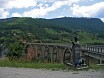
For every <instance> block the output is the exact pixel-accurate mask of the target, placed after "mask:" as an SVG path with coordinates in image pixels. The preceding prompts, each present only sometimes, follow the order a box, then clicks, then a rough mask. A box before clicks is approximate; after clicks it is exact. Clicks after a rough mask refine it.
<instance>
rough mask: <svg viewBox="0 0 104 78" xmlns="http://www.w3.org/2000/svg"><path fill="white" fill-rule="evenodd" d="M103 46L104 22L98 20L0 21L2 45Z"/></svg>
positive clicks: (37, 19)
mask: <svg viewBox="0 0 104 78" xmlns="http://www.w3.org/2000/svg"><path fill="white" fill-rule="evenodd" d="M76 35H78V36H79V41H80V42H81V43H83V44H85V43H104V22H102V21H101V20H100V19H98V18H72V17H63V18H55V19H42V18H36V19H34V18H27V17H24V18H18V17H14V18H7V19H1V20H0V37H1V38H0V42H1V43H3V44H6V45H7V44H10V43H12V42H16V41H22V42H35V43H36V42H43V43H71V41H72V40H73V38H74V37H75V36H76Z"/></svg>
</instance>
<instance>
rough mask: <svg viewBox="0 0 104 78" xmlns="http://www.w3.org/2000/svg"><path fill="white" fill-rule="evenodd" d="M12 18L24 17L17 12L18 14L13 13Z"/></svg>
mask: <svg viewBox="0 0 104 78" xmlns="http://www.w3.org/2000/svg"><path fill="white" fill-rule="evenodd" d="M11 17H22V16H21V14H19V13H17V12H16V13H13V14H12V15H11Z"/></svg>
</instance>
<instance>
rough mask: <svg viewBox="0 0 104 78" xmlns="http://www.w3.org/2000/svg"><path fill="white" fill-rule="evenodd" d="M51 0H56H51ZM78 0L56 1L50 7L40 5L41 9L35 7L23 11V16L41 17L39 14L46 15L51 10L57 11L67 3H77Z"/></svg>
mask: <svg viewBox="0 0 104 78" xmlns="http://www.w3.org/2000/svg"><path fill="white" fill-rule="evenodd" d="M43 1H44V0H43ZM51 1H55V0H51ZM77 1H79V0H59V1H56V2H54V3H53V4H52V6H50V7H49V6H47V7H46V6H42V5H40V8H39V9H36V8H34V9H32V10H28V11H25V12H24V13H23V16H24V17H27V16H28V17H33V18H34V17H39V16H45V15H46V14H47V13H49V12H52V11H55V10H57V9H59V8H61V7H62V6H65V5H71V4H73V3H76V2H77Z"/></svg>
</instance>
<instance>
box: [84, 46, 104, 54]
mask: <svg viewBox="0 0 104 78" xmlns="http://www.w3.org/2000/svg"><path fill="white" fill-rule="evenodd" d="M82 49H83V50H87V51H90V52H94V53H99V54H104V45H84V46H82Z"/></svg>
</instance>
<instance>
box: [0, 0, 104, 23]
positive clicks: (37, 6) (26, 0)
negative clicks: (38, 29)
mask: <svg viewBox="0 0 104 78" xmlns="http://www.w3.org/2000/svg"><path fill="white" fill-rule="evenodd" d="M64 16H68V17H69V16H70V17H94V18H100V19H102V20H103V21H104V0H0V19H2V18H8V17H32V18H58V17H64Z"/></svg>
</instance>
